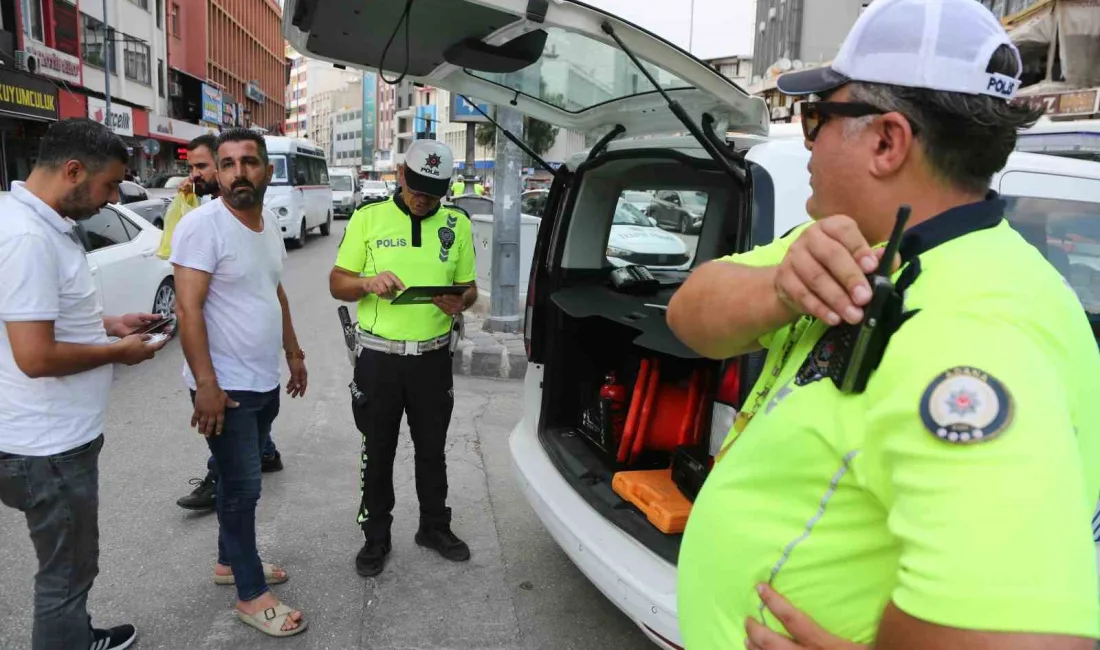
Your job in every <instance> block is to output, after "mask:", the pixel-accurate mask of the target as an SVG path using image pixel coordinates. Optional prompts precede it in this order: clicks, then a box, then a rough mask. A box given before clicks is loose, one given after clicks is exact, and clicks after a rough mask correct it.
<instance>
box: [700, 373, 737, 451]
mask: <svg viewBox="0 0 1100 650" xmlns="http://www.w3.org/2000/svg"><path fill="white" fill-rule="evenodd" d="M740 408H741V361H740V360H738V359H731V360H729V361H727V362H726V363H725V365H723V366H722V375H721V377H719V379H718V391H717V394H716V395H715V396H714V406H713V407H712V408H711V412H710V437H709V438H708V441H709V443H710V444H709V451H710V455H711V456H714V455H716V454H717V453H718V452H719V450H721V449H722V443H723V442H725V440H726V436H728V435H729V432H730V430H731V429H733V421H734V420H735V419H737V411H738V410H739V409H740Z"/></svg>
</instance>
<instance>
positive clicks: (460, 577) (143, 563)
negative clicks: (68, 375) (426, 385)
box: [0, 223, 652, 650]
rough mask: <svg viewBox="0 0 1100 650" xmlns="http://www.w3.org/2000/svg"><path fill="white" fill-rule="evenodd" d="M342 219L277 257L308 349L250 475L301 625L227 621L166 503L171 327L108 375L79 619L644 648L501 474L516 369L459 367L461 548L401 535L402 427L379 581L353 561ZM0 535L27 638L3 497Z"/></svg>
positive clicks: (3, 595)
mask: <svg viewBox="0 0 1100 650" xmlns="http://www.w3.org/2000/svg"><path fill="white" fill-rule="evenodd" d="M342 232H343V223H338V224H337V226H336V228H334V232H333V234H332V236H331V237H327V238H323V237H311V238H310V240H309V243H308V244H307V245H306V247H305V249H303V250H299V251H291V252H290V257H289V259H288V260H287V271H286V279H285V282H284V284H285V287H286V290H287V294H288V296H289V298H290V301H291V305H292V310H293V313H294V316H295V322H296V328H297V331H298V335H299V338H300V339H301V341H302V345H303V347H304V349H305V350H306V352H307V354H308V359H307V365H308V368H309V371H310V383H309V392H308V394H307V395H306V397H304V398H302V399H298V400H290V399H289V398H287V399H284V401H283V406H282V412H281V414H280V416H279V419H278V420H277V421H276V423H275V434H274V435H275V440H276V443H277V445H278V446H279V449H280V451H281V452H282V455H283V460H284V463H285V464H286V469H285V470H284V471H283V472H280V473H276V474H268V475H265V478H264V493H263V498H262V499H261V501H260V506H259V512H258V522H257V537H258V542H259V545H260V549H261V554H262V556H263V557H264V559H265V560H268V561H275V562H278V563H280V564H281V565H282V566H283V567H285V568H286V569H287V571H288V572H289V573H290V576H291V579H290V582H288V583H287V584H285V585H282V586H278V587H275V592H276V593H277V594H278V595H279V597H280V598H281V599H283V600H284V601H285V602H287V603H289V604H290V605H292V606H294V607H297V608H300V609H302V610H303V611H304V612H305V614H306V616H307V618H309V620H310V629H309V630H307V631H306V632H305V633H304V634H302V635H300V636H298V637H294V638H291V639H285V640H281V641H274V640H270V639H268V638H267V637H265V636H264V635H263V634H261V633H260V632H258V631H255V630H253V629H251V628H248V627H246V626H245V625H243V624H242V623H240V622H238V621H237V620H236V619H235V617H233V615H232V613H231V608H232V605H233V600H234V595H233V590H232V589H231V588H228V587H217V586H215V585H214V584H213V582H212V579H211V577H212V572H213V566H214V561H215V555H216V548H215V545H216V535H217V522H216V520H215V518H214V516H213V515H210V514H194V513H188V512H186V511H184V510H181V509H180V508H178V507H177V506H176V505H175V500H176V498H178V497H179V496H181V495H183V494H185V493H186V492H187V491H189V490H190V486H188V484H187V480H188V479H189V478H192V477H198V476H201V475H202V474H203V473H204V472H205V460H206V457H207V451H206V446H205V444H204V443H203V441H202V439H201V438H200V437H199V436H198V435H197V434H195V433H194V432H193V431H192V430H190V429H188V426H187V425H188V423H189V415H190V408H189V401H188V398H187V393H186V390H185V388H184V386H183V382H182V379H181V377H180V369H181V364H182V362H183V356H182V353H181V351H180V347H179V344H178V341H173V342H172V343H171V344H169V346H168V347H167V348H166V349H165V350H164V351H163V352H162V353H160V354H159V355H158V356H157V358H156V359H154V360H152V361H150V362H147V363H145V364H143V365H141V366H137V367H134V368H119V369H118V370H117V371H116V374H115V384H114V388H113V391H112V401H111V407H110V414H109V418H108V427H107V432H106V435H107V442H106V445H105V446H104V450H103V455H102V458H101V462H100V472H101V494H100V499H101V506H100V536H101V546H102V551H101V556H100V575H99V578H98V580H97V581H96V585H95V588H94V589H93V590H92V597H91V601H90V609H91V612H92V616H93V621H94V622H95V623H96V624H97V626H110V625H117V624H119V623H123V622H130V623H133V624H134V625H136V626H137V627H138V629H139V635H140V636H139V642H138V644H137V645H136V646H135V647H137V648H142V649H144V650H151V649H153V648H164V649H167V650H180V649H183V648H188V649H217V648H233V649H234V650H247V649H250V648H269V647H271V644H272V643H277V644H278V645H279V647H280V648H287V649H301V648H332V649H344V648H378V649H383V648H384V649H391V648H393V649H396V648H486V649H488V648H494V649H495V648H516V649H520V648H522V649H525V650H526V649H539V648H546V649H551V648H553V649H555V650H558V649H564V648H595V647H599V648H607V649H622V650H634V649H637V650H642V649H648V648H650V647H652V646H651V645H650V644H649V642H648V641H647V640H646V639H645V638H644V637H643V635H642V634H641V632H639V631H638V630H637V628H635V627H634V625H633V624H632V623H630V622H629V621H628V620H627V619H626V618H625V617H624V616H623V615H622V614H621V613H620V612H619V611H618V610H617V609H616V608H615V607H614V606H613V605H611V604H610V603H609V602H608V601H607V600H606V599H605V598H604V597H603V596H602V595H601V594H600V593H599V592H598V591H597V590H596V589H595V588H594V587H593V586H592V585H591V584H590V583H589V582H588V581H587V580H586V579H585V577H584V576H583V575H582V574H581V573H580V572H579V571H578V570H577V569H576V567H575V566H574V565H573V564H572V563H571V562H570V561H569V559H568V558H567V557H566V556H565V555H564V554H563V553H562V552H561V550H560V549H559V548H558V547H557V545H556V544H555V543H554V541H553V540H552V539H551V538H550V536H549V535H548V534H547V533H546V531H545V530H544V529H543V528H542V526H541V524H540V523H539V521H538V519H537V518H536V517H535V516H534V514H533V512H532V511H531V510H530V508H529V507H528V505H527V502H526V501H525V500H524V498H523V496H522V495H521V494H520V492H519V490H518V488H517V487H516V485H515V481H514V478H513V470H512V467H511V458H510V456H509V452H508V446H507V436H508V433H509V431H510V430H511V428H512V426H513V425H514V424H515V422H516V421H517V420H518V419H519V416H520V413H519V408H520V393H521V390H522V386H521V384H520V383H518V382H501V381H492V380H484V379H471V378H464V377H459V378H456V389H455V397H456V402H457V406H456V409H455V416H454V420H453V421H452V424H451V430H450V441H449V450H448V463H449V477H450V490H451V491H450V493H451V499H450V505H451V506H452V508H453V509H454V525H453V528H454V530H455V532H456V533H457V534H458V535H459V536H460V537H462V538H463V539H465V540H466V541H467V542H468V543H469V544H470V547H471V550H472V553H473V558H472V560H471V561H470V562H469V563H466V564H452V563H449V562H447V561H446V560H443V559H442V558H440V557H439V556H437V555H435V554H434V553H431V552H429V551H426V550H424V549H421V548H420V547H418V546H416V545H415V544H414V543H413V539H412V538H413V533H414V532H415V528H416V512H417V505H416V493H415V487H414V481H413V471H412V446H411V444H410V443H409V441H408V437H407V436H404V437H403V439H402V440H403V442H402V445H401V447H400V449H399V451H398V458H397V463H396V469H395V487H396V492H397V507H396V509H395V513H394V515H395V523H394V531H393V533H394V550H393V553H392V554H391V556H390V560H389V563H388V565H387V567H386V570H385V572H384V573H383V574H382V575H380V576H378V577H377V578H373V579H363V578H361V577H359V576H358V575H357V574H356V573H355V570H354V556H355V554H356V552H357V551H358V550H359V547H360V545H361V544H362V536H361V533H360V532H359V530H358V527H357V526H356V524H355V519H354V517H355V510H356V507H357V505H358V492H359V487H358V482H359V479H358V473H357V471H358V447H359V433H358V432H357V431H356V429H355V427H354V426H353V423H352V418H351V412H350V409H349V405H348V402H349V397H348V389H347V384H348V382H349V381H350V378H349V372H350V368H349V366H348V364H347V357H346V354H345V353H344V350H343V343H342V340H341V338H340V331H339V326H338V322H337V319H336V314H335V307H336V303H335V302H334V301H333V300H332V299H330V298H329V296H328V290H327V277H328V271H329V269H330V268H331V264H332V260H333V258H334V255H335V250H336V246H337V244H338V242H339V241H340V236H341V234H342ZM0 549H2V551H3V553H2V557H3V561H2V562H0V613H2V614H3V619H4V624H3V626H2V627H0V648H3V649H8V648H11V649H15V648H26V647H28V645H29V638H30V626H31V616H32V609H31V606H32V589H33V576H34V571H35V568H36V563H35V559H34V553H33V550H32V548H31V545H30V541H29V539H28V538H27V533H26V526H25V524H24V522H23V520H22V517H21V515H20V514H19V513H18V512H15V511H13V510H9V509H7V508H0Z"/></svg>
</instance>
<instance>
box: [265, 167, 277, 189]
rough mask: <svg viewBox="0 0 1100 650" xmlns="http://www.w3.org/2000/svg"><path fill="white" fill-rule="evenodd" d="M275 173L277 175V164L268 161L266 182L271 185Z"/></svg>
mask: <svg viewBox="0 0 1100 650" xmlns="http://www.w3.org/2000/svg"><path fill="white" fill-rule="evenodd" d="M274 175H275V165H272V164H271V163H268V165H267V173H266V174H264V183H266V184H268V185H270V184H271V177H272V176H274Z"/></svg>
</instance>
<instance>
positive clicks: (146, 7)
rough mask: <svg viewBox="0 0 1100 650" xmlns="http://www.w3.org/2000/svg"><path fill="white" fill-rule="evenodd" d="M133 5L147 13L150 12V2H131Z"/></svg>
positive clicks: (142, 0)
mask: <svg viewBox="0 0 1100 650" xmlns="http://www.w3.org/2000/svg"><path fill="white" fill-rule="evenodd" d="M130 3H131V4H135V5H137V6H139V7H141V8H142V9H144V10H145V11H149V0H130Z"/></svg>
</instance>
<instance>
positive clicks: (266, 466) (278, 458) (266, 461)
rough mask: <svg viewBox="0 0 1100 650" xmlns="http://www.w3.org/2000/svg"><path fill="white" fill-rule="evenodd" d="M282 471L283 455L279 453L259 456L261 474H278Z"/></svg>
mask: <svg viewBox="0 0 1100 650" xmlns="http://www.w3.org/2000/svg"><path fill="white" fill-rule="evenodd" d="M282 469H283V455H282V454H280V453H279V452H275V453H274V454H272V455H270V456H268V455H266V454H265V455H263V456H260V471H261V472H278V471H281V470H282Z"/></svg>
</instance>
